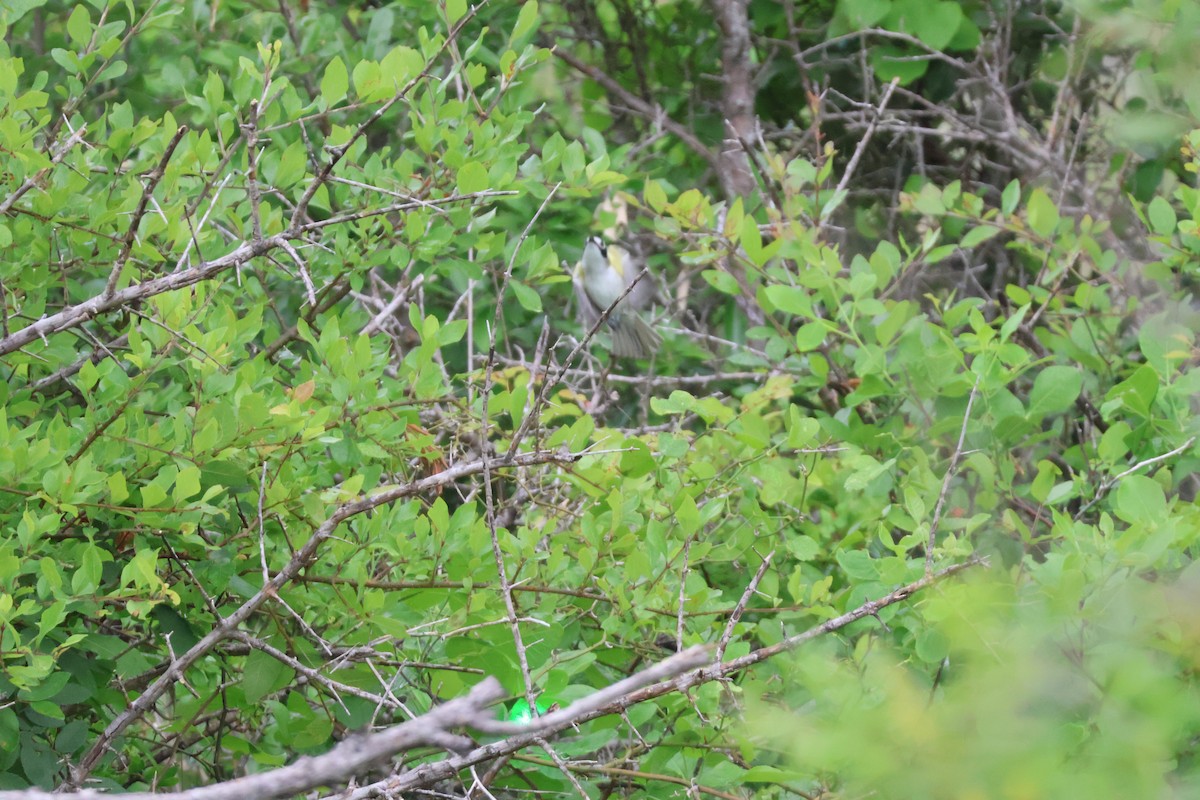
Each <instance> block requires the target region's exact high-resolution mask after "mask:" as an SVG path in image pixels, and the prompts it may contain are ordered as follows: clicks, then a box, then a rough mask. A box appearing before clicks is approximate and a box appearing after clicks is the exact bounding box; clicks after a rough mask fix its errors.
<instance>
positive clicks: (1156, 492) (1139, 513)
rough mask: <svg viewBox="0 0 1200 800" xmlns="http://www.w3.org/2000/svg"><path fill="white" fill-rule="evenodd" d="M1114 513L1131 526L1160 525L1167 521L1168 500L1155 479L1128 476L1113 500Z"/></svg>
mask: <svg viewBox="0 0 1200 800" xmlns="http://www.w3.org/2000/svg"><path fill="white" fill-rule="evenodd" d="M1113 512H1114V513H1115V514H1116V515H1117V516H1118V517H1120V518H1121V519H1122V520H1124V521H1125V522H1128V523H1130V524H1131V525H1139V524H1140V525H1160V524H1162V523H1163V522H1165V521H1166V513H1167V498H1166V495H1165V494H1163V490H1162V487H1161V486H1159V485H1158V483H1157V482H1156V481H1154V480H1153V479H1151V478H1148V477H1146V476H1145V475H1126V476H1125V477H1124V478H1122V479H1121V483H1120V485H1119V486H1118V487H1117V491H1116V495H1115V496H1114V498H1113Z"/></svg>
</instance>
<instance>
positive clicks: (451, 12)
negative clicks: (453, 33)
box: [446, 0, 467, 25]
mask: <svg viewBox="0 0 1200 800" xmlns="http://www.w3.org/2000/svg"><path fill="white" fill-rule="evenodd" d="M466 13H467V0H446V22H447V23H449V24H450V25H453V24H454V23H456V22H458V21H459V20H460V19H462V18H463V17H464V16H465V15H466Z"/></svg>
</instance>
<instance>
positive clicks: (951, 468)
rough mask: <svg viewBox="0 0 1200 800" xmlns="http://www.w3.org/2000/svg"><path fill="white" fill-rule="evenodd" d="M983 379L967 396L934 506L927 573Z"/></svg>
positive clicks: (930, 527)
mask: <svg viewBox="0 0 1200 800" xmlns="http://www.w3.org/2000/svg"><path fill="white" fill-rule="evenodd" d="M981 380H983V376H982V375H976V376H975V385H974V386H972V387H971V394H970V395H969V396H968V397H967V409H966V411H964V412H963V423H962V428H961V429H960V430H959V432H958V444H956V445H955V446H954V454H953V455H951V456H950V464H949V465H947V467H946V474H945V476H943V478H942V490H941V491H940V492H938V499H937V505H936V506H934V508H933V519H932V521H930V523H929V544H927V545H926V546H925V574H926V575H929V574H930V573H931V572H933V546H934V544H935V543H936V542H937V531H938V524H939V523H940V522H941V520H942V508H943V507H944V506H945V505H946V496H947V495H948V494H949V493H950V480H951V479H952V478H953V477H954V473H955V471H956V470H957V469H958V461H959V459H960V458H962V454H963V444H964V443H965V442H966V440H967V424H968V423H969V422H970V421H971V406H972V405H974V403H975V396H976V395H977V394H978V393H979V382H980V381H981Z"/></svg>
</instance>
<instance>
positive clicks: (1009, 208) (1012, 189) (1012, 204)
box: [1000, 178, 1021, 215]
mask: <svg viewBox="0 0 1200 800" xmlns="http://www.w3.org/2000/svg"><path fill="white" fill-rule="evenodd" d="M1019 202H1021V182H1020V181H1018V180H1017V179H1016V178H1014V179H1012V180H1011V181H1009V182H1008V185H1007V186H1005V187H1004V192H1003V193H1001V195H1000V210H1001V211H1003V212H1004V213H1005V214H1006V215H1007V214H1011V213H1012V212H1013V210H1014V209H1015V208H1016V207H1017V203H1019Z"/></svg>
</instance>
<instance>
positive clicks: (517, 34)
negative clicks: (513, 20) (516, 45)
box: [512, 0, 538, 41]
mask: <svg viewBox="0 0 1200 800" xmlns="http://www.w3.org/2000/svg"><path fill="white" fill-rule="evenodd" d="M537 22H538V4H537V0H527V2H525V3H524V4H522V5H521V13H520V14H518V15H517V24H516V25H514V26H513V32H512V38H513V41H516V40H518V39H520V38H522V37H524V36H525V34H527V33H529V32H530V31H531V30H533V26H534V25H536V24H537Z"/></svg>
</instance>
